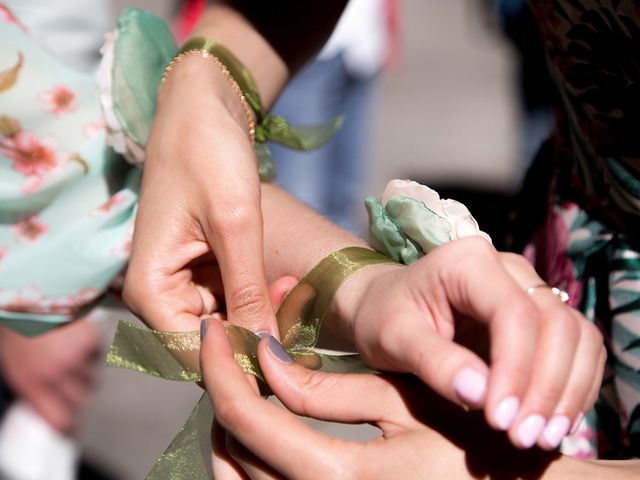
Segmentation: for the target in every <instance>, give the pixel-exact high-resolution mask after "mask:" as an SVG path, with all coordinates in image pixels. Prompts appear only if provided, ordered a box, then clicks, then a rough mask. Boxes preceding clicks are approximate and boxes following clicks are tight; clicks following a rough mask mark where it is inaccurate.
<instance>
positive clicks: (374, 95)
mask: <svg viewBox="0 0 640 480" xmlns="http://www.w3.org/2000/svg"><path fill="white" fill-rule="evenodd" d="M399 8H400V5H399V1H398V0H350V1H349V3H348V4H347V7H346V9H345V11H344V13H343V14H342V17H341V18H340V21H339V22H338V24H337V26H336V29H335V30H334V32H333V34H332V35H331V37H330V38H329V40H328V42H327V44H326V45H325V46H324V48H323V49H322V51H321V52H320V53H319V54H318V55H317V57H316V58H315V59H314V60H312V61H311V62H309V63H308V64H307V65H306V66H305V67H303V68H302V69H301V70H300V72H299V73H297V74H296V76H295V77H294V78H293V80H292V81H291V82H290V83H289V85H288V86H287V87H286V89H285V90H284V92H283V93H282V95H281V96H280V98H279V99H278V101H277V103H276V105H275V107H274V109H273V112H274V113H275V114H277V115H282V116H283V117H284V118H286V119H287V120H289V121H290V123H292V124H294V125H314V124H320V123H324V122H326V121H329V120H331V119H333V118H335V117H338V116H340V115H344V124H343V125H342V128H341V129H340V130H339V131H338V132H337V133H336V134H335V135H334V136H333V138H331V139H330V140H329V141H328V142H327V143H326V144H325V145H324V146H322V147H321V148H319V149H317V150H313V151H310V152H298V151H295V150H291V149H288V148H284V147H282V146H279V145H272V146H271V150H272V152H273V159H274V163H275V165H276V171H277V172H278V176H277V178H276V182H277V183H278V184H280V185H281V186H282V187H284V188H285V189H286V190H288V191H289V192H290V193H292V194H293V195H294V196H296V197H297V198H299V199H300V200H302V201H303V202H305V203H306V204H307V205H309V206H311V207H313V208H314V209H315V210H317V211H318V212H320V213H321V214H323V215H324V216H326V217H328V218H329V219H330V220H331V221H333V222H334V223H336V224H338V225H340V226H341V227H343V228H345V229H347V230H350V231H351V232H353V233H356V234H361V235H362V234H364V227H365V225H364V217H363V215H362V212H363V210H362V204H363V203H362V202H363V199H364V197H365V193H366V192H365V188H366V183H367V180H368V172H370V170H371V169H372V168H373V167H374V165H373V159H372V155H373V145H374V144H373V127H374V120H375V118H376V116H377V115H378V113H379V108H378V107H379V100H380V93H381V92H380V88H379V76H380V73H381V72H382V71H383V69H384V68H385V67H386V66H388V65H390V64H393V63H395V62H396V61H397V60H398V58H399V55H400V52H399V47H400V42H399V38H400V31H399V30H400V13H399Z"/></svg>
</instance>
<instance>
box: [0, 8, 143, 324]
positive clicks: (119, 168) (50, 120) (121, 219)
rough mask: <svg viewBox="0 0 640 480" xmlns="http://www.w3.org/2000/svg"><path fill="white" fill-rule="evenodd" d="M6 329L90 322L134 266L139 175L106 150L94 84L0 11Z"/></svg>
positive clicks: (0, 245) (0, 222)
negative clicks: (125, 270)
mask: <svg viewBox="0 0 640 480" xmlns="http://www.w3.org/2000/svg"><path fill="white" fill-rule="evenodd" d="M0 36H1V38H2V48H0V325H4V326H9V327H12V328H15V329H16V330H18V331H21V332H23V333H25V334H36V333H40V332H43V331H45V330H47V329H48V328H51V327H54V326H56V325H58V324H60V323H64V322H68V321H70V320H72V319H74V318H76V317H78V316H81V315H85V314H86V312H87V311H88V309H89V307H90V306H91V305H92V304H94V303H95V302H96V301H98V300H99V299H100V298H101V297H102V296H103V295H104V293H105V291H106V290H107V288H108V286H109V284H110V283H111V282H112V281H113V279H114V277H116V275H117V274H118V273H119V272H120V271H121V270H122V268H123V266H124V265H125V263H126V261H127V259H128V257H129V250H130V246H131V235H132V233H133V219H134V215H135V208H136V204H137V197H138V196H137V186H138V183H139V182H138V180H139V179H138V177H139V169H137V168H133V167H131V166H130V165H129V164H127V163H126V162H124V160H122V158H121V157H120V156H116V155H114V154H113V152H112V151H111V150H110V149H108V148H107V147H106V145H105V132H104V124H103V121H102V114H101V111H100V106H99V104H98V95H97V88H96V80H95V78H94V76H93V75H89V74H85V73H81V72H78V71H76V70H75V69H72V68H69V67H67V66H66V65H64V64H62V63H61V62H60V61H58V60H57V59H56V58H55V57H54V56H53V55H51V54H50V53H47V52H46V50H45V49H44V48H43V46H41V45H37V44H36V43H35V42H34V41H33V40H32V38H31V36H30V35H29V33H28V32H27V31H26V29H25V28H24V27H23V26H22V25H21V24H20V23H19V22H18V20H17V19H15V18H14V17H13V15H12V14H11V12H10V11H9V10H8V9H7V8H6V7H4V6H3V5H2V4H1V3H0Z"/></svg>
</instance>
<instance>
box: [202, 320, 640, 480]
mask: <svg viewBox="0 0 640 480" xmlns="http://www.w3.org/2000/svg"><path fill="white" fill-rule="evenodd" d="M205 331H206V334H205V336H204V340H203V349H202V353H201V365H202V371H203V375H204V379H205V383H206V386H207V390H208V391H209V393H210V394H211V397H212V402H213V404H214V408H215V410H216V418H217V420H218V422H220V424H221V425H222V427H224V428H225V429H226V430H227V432H228V433H229V434H231V435H232V436H233V440H232V441H230V442H227V445H228V448H229V451H230V453H231V455H232V456H233V458H234V460H235V462H236V463H237V464H238V465H240V467H241V468H242V469H243V470H244V471H245V472H246V473H247V474H248V475H249V476H250V477H251V478H266V477H265V472H274V471H275V472H277V473H278V474H281V475H283V476H285V477H287V478H300V479H304V478H316V477H327V478H391V477H401V478H433V479H438V478H443V479H449V478H456V479H464V478H468V479H477V478H503V477H504V478H542V479H547V480H553V479H569V478H576V479H579V478H605V476H606V478H611V479H620V480H622V479H627V478H628V479H631V478H635V477H636V476H637V475H638V472H640V462H638V461H628V462H586V461H580V460H577V459H573V458H570V457H565V456H562V455H559V454H557V453H552V452H544V451H541V450H529V451H522V450H517V449H515V448H514V447H513V446H511V445H510V444H509V443H508V442H506V441H505V439H504V438H503V437H500V436H499V435H498V434H496V432H494V431H492V430H490V429H488V428H487V427H486V424H485V423H484V422H483V421H482V419H481V418H479V417H478V415H474V414H469V413H465V412H462V411H461V410H459V409H457V408H455V407H452V405H451V404H448V403H447V402H443V401H442V400H441V399H440V398H439V397H438V396H436V395H433V393H432V392H430V391H429V390H427V389H425V388H424V387H423V386H422V385H421V384H420V383H419V382H415V381H414V380H412V379H411V378H410V377H406V376H404V377H394V376H385V375H382V376H374V375H339V374H326V373H322V372H312V371H309V370H306V369H304V368H303V367H300V366H298V365H296V364H294V363H292V362H291V360H290V359H288V358H287V357H286V354H284V353H283V351H282V350H281V349H280V347H279V346H278V344H277V342H275V341H274V340H273V339H265V340H263V341H262V342H261V344H260V347H259V351H258V352H259V360H260V365H261V368H262V371H263V373H264V374H265V377H266V379H267V381H268V383H269V385H270V386H271V388H272V389H273V391H274V392H275V394H276V395H277V396H278V398H279V399H280V400H281V401H282V403H283V404H284V405H285V406H286V407H287V408H289V409H290V410H291V411H293V412H294V413H297V414H299V415H305V416H310V417H313V418H318V419H322V420H328V421H337V422H344V423H363V422H370V423H373V424H374V425H376V426H377V427H378V428H380V429H381V430H382V435H381V436H380V437H377V438H375V439H373V440H371V441H369V442H366V443H364V444H362V443H356V442H351V441H345V440H340V439H336V438H330V437H327V436H326V435H324V434H322V433H320V432H316V431H314V430H312V429H311V428H310V427H308V426H307V425H304V424H303V423H302V422H300V421H299V420H298V419H297V418H295V417H293V416H292V415H290V414H288V412H285V411H283V410H282V409H280V408H277V407H276V406H275V405H273V404H270V403H268V402H266V401H265V400H263V399H262V398H260V396H259V395H258V394H257V393H256V392H255V391H254V390H253V389H252V388H251V385H250V384H249V382H248V381H247V379H246V377H245V375H244V374H243V372H242V370H241V369H240V368H239V366H238V365H237V364H236V363H235V361H234V360H233V358H232V354H231V349H230V346H229V342H228V340H227V338H226V335H225V334H224V331H223V329H222V326H221V324H220V323H219V322H208V327H207V329H206V330H205ZM212 365H215V368H211V366H212ZM246 412H251V415H247V414H246ZM479 439H481V441H478V440H479ZM213 466H214V473H217V472H218V469H219V468H220V462H219V461H218V460H217V459H214V464H213ZM268 478H272V477H268Z"/></svg>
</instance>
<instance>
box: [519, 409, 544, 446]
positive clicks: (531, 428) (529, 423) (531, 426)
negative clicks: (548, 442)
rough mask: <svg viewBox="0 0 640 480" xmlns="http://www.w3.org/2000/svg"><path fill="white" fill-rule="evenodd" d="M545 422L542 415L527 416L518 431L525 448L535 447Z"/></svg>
mask: <svg viewBox="0 0 640 480" xmlns="http://www.w3.org/2000/svg"><path fill="white" fill-rule="evenodd" d="M544 424H545V420H544V417H543V416H542V415H537V414H535V415H529V416H528V417H527V418H525V419H524V420H523V421H522V423H521V424H520V425H519V426H518V431H517V432H516V434H517V437H518V440H519V441H520V445H521V446H522V447H523V448H531V447H533V446H534V445H535V443H536V442H537V441H538V437H539V436H540V434H541V433H542V430H544Z"/></svg>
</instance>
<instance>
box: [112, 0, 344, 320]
mask: <svg viewBox="0 0 640 480" xmlns="http://www.w3.org/2000/svg"><path fill="white" fill-rule="evenodd" d="M344 3H345V2H344V1H337V0H332V1H329V2H315V3H312V4H309V3H307V2H295V1H280V2H268V4H263V3H262V2H245V1H238V2H231V1H228V2H220V3H216V4H214V5H213V6H211V7H209V8H208V9H207V11H206V12H205V13H204V15H203V16H202V19H201V21H200V23H199V24H198V25H197V27H196V30H195V32H194V34H199V35H210V36H213V37H215V38H217V39H218V40H220V41H221V42H223V43H224V44H225V46H226V47H227V48H229V49H230V50H231V51H232V52H234V54H235V55H236V56H237V57H238V58H239V59H240V60H241V61H242V62H243V63H244V64H245V65H246V66H247V67H248V69H249V70H250V71H251V73H252V75H253V77H254V78H255V80H256V82H257V85H258V87H259V89H260V92H261V95H262V98H263V102H264V103H265V105H266V106H267V107H269V106H270V105H271V104H272V103H273V102H274V100H275V98H276V97H277V95H278V92H279V91H280V90H281V89H282V87H283V86H284V84H285V82H286V81H287V79H288V77H289V75H290V73H291V72H293V71H295V69H296V68H297V67H298V66H299V65H300V64H301V63H302V62H303V61H304V60H305V59H306V58H307V57H308V56H309V55H311V54H312V52H313V51H315V50H316V49H318V48H319V46H320V45H321V43H322V42H323V41H324V40H325V39H326V37H327V36H328V35H329V33H330V31H331V28H332V26H333V24H334V23H335V21H336V20H337V18H338V16H339V14H340V12H341V9H342V8H343V6H344ZM263 5H264V6H263ZM266 5H268V8H267V7H266ZM248 129H249V124H248V119H247V117H246V115H245V113H244V111H243V110H242V105H241V102H240V100H239V98H238V97H237V94H236V92H234V91H233V89H232V87H231V85H230V84H229V82H228V79H227V78H225V76H224V75H223V74H222V72H221V71H220V70H218V68H217V67H216V66H215V65H214V64H213V63H212V62H210V61H207V60H204V59H202V58H196V57H188V58H185V59H184V60H183V61H181V62H180V63H179V64H178V65H176V67H175V68H174V69H173V70H172V73H171V75H170V77H169V78H168V79H167V81H166V82H165V83H164V84H163V85H162V87H161V89H160V92H159V95H158V106H157V112H156V118H155V120H154V124H153V127H152V131H151V134H150V138H149V142H148V146H147V159H146V164H145V174H144V177H143V181H142V188H141V194H140V206H139V211H138V215H137V219H136V234H135V238H134V242H133V250H132V258H131V262H130V268H129V272H128V275H127V280H126V283H125V291H124V296H125V301H126V302H127V304H128V306H129V307H130V308H131V309H132V310H133V311H134V313H136V314H138V315H139V316H140V317H142V318H143V319H144V320H145V321H146V322H147V323H148V324H149V325H151V326H153V327H155V328H158V329H163V330H185V329H189V328H197V325H198V322H199V317H200V316H202V315H207V314H210V313H212V312H213V311H215V310H216V309H217V308H218V306H219V305H220V304H221V303H222V302H223V295H222V290H221V289H220V288H219V282H215V281H214V280H213V279H214V278H217V273H218V272H219V273H220V274H221V278H222V281H223V283H224V286H225V289H224V302H225V303H226V308H227V312H228V314H229V318H230V320H231V321H234V322H236V323H239V324H242V325H244V326H247V327H249V328H252V329H253V330H256V331H260V330H267V331H274V328H275V317H274V314H273V311H272V309H271V305H270V302H269V299H268V293H267V283H266V279H265V268H264V261H263V224H262V215H261V210H260V201H261V192H260V182H259V178H258V174H257V168H256V154H255V151H254V149H253V147H252V146H251V145H250V143H249V138H248Z"/></svg>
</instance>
